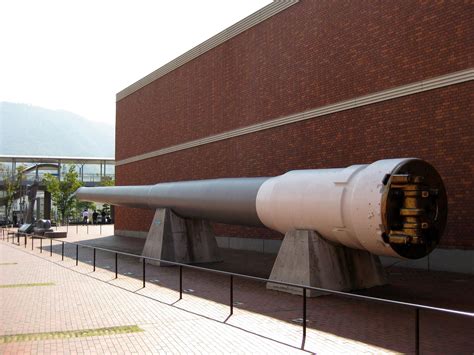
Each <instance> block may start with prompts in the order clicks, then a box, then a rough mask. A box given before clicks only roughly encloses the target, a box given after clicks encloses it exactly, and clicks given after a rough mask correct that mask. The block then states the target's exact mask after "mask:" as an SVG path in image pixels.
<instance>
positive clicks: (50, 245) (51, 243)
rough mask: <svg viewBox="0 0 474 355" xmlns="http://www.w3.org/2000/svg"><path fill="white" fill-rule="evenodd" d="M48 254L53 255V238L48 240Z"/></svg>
mask: <svg viewBox="0 0 474 355" xmlns="http://www.w3.org/2000/svg"><path fill="white" fill-rule="evenodd" d="M49 256H53V240H52V239H50V240H49Z"/></svg>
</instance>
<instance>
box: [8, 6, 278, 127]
mask: <svg viewBox="0 0 474 355" xmlns="http://www.w3.org/2000/svg"><path fill="white" fill-rule="evenodd" d="M270 2H271V1H270V0H225V1H224V0H221V1H218V0H194V1H193V0H174V1H164V0H154V1H153V0H137V1H125V0H100V1H97V0H95V1H94V0H83V1H67V0H42V1H37V0H3V1H1V2H0V13H1V17H0V33H1V35H0V36H1V41H0V43H1V47H0V48H1V52H0V53H1V55H0V101H11V102H21V103H28V104H33V105H38V106H43V107H46V108H51V109H63V110H67V111H71V112H74V113H77V114H79V115H82V116H84V117H86V118H88V119H90V120H94V121H101V122H108V123H111V124H113V123H114V122H115V94H116V93H117V92H119V91H120V90H122V89H124V88H125V87H127V86H128V85H130V84H132V83H133V82H135V81H137V80H138V79H140V78H142V77H143V76H145V75H147V74H149V73H150V72H152V71H153V70H155V69H157V68H159V67H160V66H162V65H164V64H166V63H167V62H169V61H170V60H172V59H174V58H175V57H177V56H179V55H180V54H182V53H184V52H186V51H187V50H189V49H191V48H192V47H194V46H196V45H197V44H199V43H201V42H203V41H205V40H206V39H208V38H209V37H211V36H213V35H215V34H216V33H218V32H220V31H222V30H223V29H225V28H227V27H229V26H230V25H232V24H234V23H235V22H237V21H239V20H240V19H242V18H244V17H246V16H248V15H249V14H251V13H253V12H254V11H256V10H258V9H260V8H261V7H263V6H265V5H266V4H268V3H270Z"/></svg>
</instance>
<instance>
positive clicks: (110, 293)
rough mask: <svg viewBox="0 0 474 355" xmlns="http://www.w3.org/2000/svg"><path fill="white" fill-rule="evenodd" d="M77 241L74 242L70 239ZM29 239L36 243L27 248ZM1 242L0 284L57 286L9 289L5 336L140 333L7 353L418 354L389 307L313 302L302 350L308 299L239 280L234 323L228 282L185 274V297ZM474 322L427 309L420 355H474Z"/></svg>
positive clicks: (103, 268) (408, 326)
mask: <svg viewBox="0 0 474 355" xmlns="http://www.w3.org/2000/svg"><path fill="white" fill-rule="evenodd" d="M68 239H69V238H68ZM28 242H30V241H28ZM38 247H39V243H38V240H35V247H34V250H33V251H32V250H31V245H30V244H28V245H27V248H24V246H23V245H19V246H16V245H14V244H11V243H7V242H6V241H3V242H1V243H0V252H1V253H0V256H1V259H0V261H1V262H5V263H17V264H16V265H10V266H8V267H3V268H2V269H1V274H0V275H1V276H0V284H1V285H6V284H27V283H48V282H52V283H54V284H55V285H54V286H50V287H31V288H15V289H10V288H8V289H2V291H1V299H0V307H1V310H2V312H1V317H0V335H12V334H27V333H41V332H58V331H60V332H63V331H77V330H83V329H96V328H106V327H116V326H128V325H137V326H139V327H140V328H141V329H143V330H144V331H143V332H141V333H131V334H117V335H106V336H94V337H84V338H75V339H74V338H72V339H49V340H37V341H25V342H15V343H9V344H3V345H0V352H1V353H5V354H7V353H8V354H9V353H46V352H47V353H65V352H68V353H94V352H96V353H159V352H163V353H207V354H209V353H272V354H273V353H285V354H286V353H300V352H301V353H302V352H315V353H321V354H324V353H328V354H329V353H377V354H381V353H400V352H402V353H413V352H414V344H415V338H414V335H415V328H414V326H415V324H414V321H413V320H414V313H413V312H412V311H411V310H407V309H403V308H400V307H394V306H387V305H383V304H375V303H366V302H360V301H353V300H350V299H344V298H339V297H334V296H324V297H319V298H315V299H309V300H308V319H309V321H308V323H307V324H308V335H307V339H306V343H305V348H304V351H303V350H301V349H300V347H301V340H302V329H301V328H302V327H301V324H298V323H293V322H292V321H291V320H293V319H296V318H301V316H302V313H301V305H302V299H301V297H298V296H294V295H288V294H284V293H280V292H276V291H269V290H266V289H265V285H263V284H261V283H257V282H253V281H249V280H242V279H238V278H236V279H234V286H235V291H234V301H235V302H238V304H239V305H238V306H235V307H234V315H233V316H231V317H230V318H229V288H228V285H229V279H228V277H223V276H221V275H215V274H210V273H204V272H198V271H192V270H188V269H185V270H184V272H183V287H184V288H185V289H192V290H194V292H192V293H184V294H183V299H182V300H179V292H178V287H179V281H178V280H179V278H178V276H179V272H178V271H179V269H178V268H176V267H162V268H159V267H155V266H152V265H147V266H146V268H147V272H146V279H147V283H146V287H145V288H142V280H141V272H142V264H141V262H140V261H139V259H138V258H131V257H125V256H119V270H118V272H119V275H118V279H115V270H114V267H115V266H114V263H115V259H114V255H111V254H110V253H106V252H103V251H97V254H96V257H97V264H96V271H95V272H93V271H92V261H93V251H92V250H91V249H87V248H85V247H80V248H79V255H80V260H79V262H78V265H77V266H76V261H75V246H74V245H68V244H66V245H65V249H64V251H65V258H64V261H62V260H61V245H60V243H59V242H57V243H55V244H54V245H53V255H52V256H50V253H49V243H44V244H43V253H40V250H39V248H38ZM473 325H474V324H473V323H472V322H470V320H466V319H464V318H460V317H452V316H446V315H441V314H436V313H431V312H429V313H428V312H424V313H422V316H421V328H420V329H421V332H420V337H421V349H422V353H472V350H473V349H474V347H473V344H472V340H470V338H469V333H470V331H469V329H474V327H473Z"/></svg>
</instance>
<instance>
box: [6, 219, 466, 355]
mask: <svg viewBox="0 0 474 355" xmlns="http://www.w3.org/2000/svg"><path fill="white" fill-rule="evenodd" d="M6 236H7V242H8V241H9V240H10V238H11V239H12V242H13V243H14V242H15V239H16V243H15V244H16V245H18V246H20V238H24V246H25V248H26V247H27V244H28V238H30V239H31V250H34V245H33V243H34V239H39V240H40V253H42V252H43V240H44V239H46V240H49V253H50V256H52V255H53V240H54V241H56V242H58V243H61V260H64V245H65V244H70V245H75V248H76V255H75V259H76V260H75V262H76V266H77V265H78V262H79V246H81V247H85V248H89V249H93V264H92V268H93V272H95V270H96V251H97V250H100V251H104V252H107V253H111V254H114V255H115V279H117V278H118V260H119V258H118V256H119V255H124V256H129V257H133V258H139V259H142V284H143V288H145V287H146V279H145V277H146V260H152V261H157V262H160V264H161V263H162V264H163V265H166V266H168V265H174V266H178V267H179V300H181V299H182V298H183V268H186V269H192V270H199V271H203V272H208V273H214V274H219V275H225V276H228V277H229V316H228V317H227V319H228V318H229V317H230V316H232V315H233V313H234V277H236V278H242V279H247V280H253V281H258V282H265V283H267V282H269V283H272V284H278V285H282V286H289V287H293V288H299V289H301V290H302V295H303V298H302V315H303V319H302V321H303V322H302V342H301V349H304V346H305V342H306V330H307V324H306V323H307V292H308V291H317V292H321V293H325V294H332V295H336V296H341V297H346V298H351V299H356V300H362V301H368V302H377V303H384V304H390V305H396V306H401V307H405V308H410V309H413V310H414V312H415V317H414V319H415V353H416V354H419V353H420V311H421V310H426V311H434V312H440V313H445V314H452V315H458V316H464V317H471V318H474V313H470V312H465V311H458V310H453V309H447V308H440V307H432V306H427V305H421V304H415V303H409V302H402V301H394V300H387V299H383V298H377V297H371V296H364V295H359V294H354V293H348V292H343V291H335V290H330V289H326V288H322V287H313V286H307V285H300V284H295V283H291V282H283V281H276V280H270V279H265V278H261V277H256V276H250V275H243V274H238V273H233V272H228V271H221V270H214V269H207V268H204V267H200V266H195V265H189V264H183V263H178V262H174V261H168V260H162V259H159V258H152V257H147V256H142V255H137V254H131V253H126V252H121V251H117V250H112V249H106V248H101V247H95V246H90V245H85V244H81V243H71V242H67V241H63V240H57V239H54V238H49V237H44V236H39V235H32V234H27V233H18V232H13V233H12V231H8V230H7V233H6ZM2 240H5V228H2Z"/></svg>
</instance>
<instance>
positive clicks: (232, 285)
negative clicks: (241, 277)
mask: <svg viewBox="0 0 474 355" xmlns="http://www.w3.org/2000/svg"><path fill="white" fill-rule="evenodd" d="M233 314H234V275H230V315H233Z"/></svg>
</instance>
